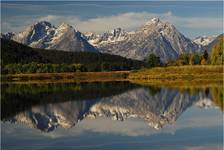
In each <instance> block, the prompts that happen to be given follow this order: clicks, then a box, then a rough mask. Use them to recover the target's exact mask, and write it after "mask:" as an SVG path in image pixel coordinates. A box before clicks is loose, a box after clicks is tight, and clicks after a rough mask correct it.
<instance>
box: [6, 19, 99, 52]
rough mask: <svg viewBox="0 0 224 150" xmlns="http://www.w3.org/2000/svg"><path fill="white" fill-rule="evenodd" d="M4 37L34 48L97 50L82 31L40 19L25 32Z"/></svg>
mask: <svg viewBox="0 0 224 150" xmlns="http://www.w3.org/2000/svg"><path fill="white" fill-rule="evenodd" d="M2 37H3V38H6V39H11V40H14V41H16V42H19V43H22V44H25V45H28V46H31V47H34V48H44V49H57V50H63V51H72V52H74V51H90V52H97V50H96V49H95V48H94V47H93V46H92V45H91V44H89V42H88V41H87V40H86V39H85V38H84V37H83V34H82V33H81V32H79V31H77V30H75V29H74V28H73V27H72V26H70V25H68V24H65V23H62V24H61V25H59V26H58V27H55V26H53V25H51V23H49V22H46V21H40V22H37V23H35V24H34V25H31V26H30V27H28V28H26V29H25V31H23V32H19V33H6V34H4V35H2Z"/></svg>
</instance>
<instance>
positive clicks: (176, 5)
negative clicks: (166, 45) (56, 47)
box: [1, 1, 223, 38]
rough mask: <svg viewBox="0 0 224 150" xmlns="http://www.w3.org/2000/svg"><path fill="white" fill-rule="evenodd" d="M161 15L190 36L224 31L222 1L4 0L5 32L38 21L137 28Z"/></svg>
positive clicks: (93, 28)
mask: <svg viewBox="0 0 224 150" xmlns="http://www.w3.org/2000/svg"><path fill="white" fill-rule="evenodd" d="M154 17H157V18H160V20H161V21H163V22H170V23H172V24H174V25H175V26H176V28H177V29H178V30H179V31H180V32H181V33H183V34H184V35H185V36H187V37H189V38H194V37H197V36H201V35H218V34H221V33H223V2H222V1H188V2H187V1H141V2H139V1H113V2H112V1H97V2H96V1H73V2H71V1H66V2H63V1H42V2H40V1H38V2H37V1H36V2H35V1H27V2H26V1H23V2H20V1H4V2H1V32H2V33H5V32H19V31H23V30H24V29H25V28H26V27H28V26H29V25H32V24H34V23H35V22H38V21H43V20H45V21H49V22H51V23H52V24H53V25H55V26H58V25H60V24H61V23H63V22H64V23H68V24H70V25H72V26H73V27H74V28H75V29H77V30H79V31H81V32H95V33H103V32H106V31H108V30H112V29H114V28H118V27H121V28H123V29H125V30H127V31H134V30H136V29H137V28H138V27H140V26H142V25H143V24H144V23H145V22H147V21H148V20H150V19H152V18H154Z"/></svg>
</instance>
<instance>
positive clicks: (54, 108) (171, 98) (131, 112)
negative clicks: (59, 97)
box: [4, 87, 210, 132]
mask: <svg viewBox="0 0 224 150" xmlns="http://www.w3.org/2000/svg"><path fill="white" fill-rule="evenodd" d="M114 90H115V88H114ZM111 91H113V90H112V89H111ZM91 96H92V95H90V97H91ZM209 97H210V95H209V94H206V93H204V92H202V91H201V92H197V93H195V94H189V93H188V92H182V93H180V92H179V91H178V90H176V89H165V88H162V89H159V88H152V87H139V88H132V89H130V88H129V89H128V90H126V91H123V92H120V93H116V94H111V95H108V96H104V97H95V98H84V99H83V100H82V101H75V100H76V99H75V98H70V99H68V101H66V102H65V101H64V102H61V103H51V104H43V105H39V106H33V107H31V108H29V109H26V110H25V111H23V112H18V113H17V114H16V115H15V116H13V117H12V118H10V119H4V120H9V121H11V122H22V123H24V124H27V125H28V126H30V127H34V128H37V129H40V130H42V131H47V132H48V131H52V130H54V129H55V128H56V127H58V126H60V127H63V128H71V127H73V126H74V125H75V124H77V122H78V121H80V120H82V119H84V118H96V117H99V116H105V117H109V118H112V119H114V120H121V121H123V120H125V119H127V118H130V117H138V118H142V119H144V120H145V121H146V122H147V123H148V125H149V126H151V127H154V128H156V129H158V128H162V127H163V126H164V125H166V124H170V123H174V122H175V121H176V120H177V118H178V117H179V116H180V115H181V114H182V113H183V112H184V111H185V110H186V109H187V108H188V107H190V106H192V104H195V103H197V102H198V101H199V100H203V99H209ZM42 98H43V99H44V101H46V100H47V99H48V98H50V97H42ZM91 99H92V100H91Z"/></svg>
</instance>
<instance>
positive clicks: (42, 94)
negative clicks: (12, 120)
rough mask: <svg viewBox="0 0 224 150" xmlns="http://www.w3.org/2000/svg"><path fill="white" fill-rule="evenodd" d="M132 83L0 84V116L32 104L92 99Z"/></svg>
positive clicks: (109, 93) (10, 113) (13, 113)
mask: <svg viewBox="0 0 224 150" xmlns="http://www.w3.org/2000/svg"><path fill="white" fill-rule="evenodd" d="M135 87H136V85H134V84H130V83H128V82H116V83H115V82H104V83H99V82H96V83H79V84H74V83H73V84H71V83H70V84H45V85H37V84H33V85H30V84H29V85H28V84H27V85H18V84H8V85H1V110H2V112H1V118H5V117H9V116H13V115H15V114H16V113H18V112H21V111H25V110H26V109H28V108H30V107H32V106H35V105H44V104H48V103H59V102H65V101H77V100H96V99H100V98H103V97H109V96H112V95H116V94H120V93H123V92H125V91H127V90H129V89H133V88H135Z"/></svg>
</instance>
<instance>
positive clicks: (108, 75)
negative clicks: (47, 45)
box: [1, 71, 129, 84]
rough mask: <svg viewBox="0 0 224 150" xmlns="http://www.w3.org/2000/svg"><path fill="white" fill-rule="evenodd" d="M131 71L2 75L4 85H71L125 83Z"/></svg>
mask: <svg viewBox="0 0 224 150" xmlns="http://www.w3.org/2000/svg"><path fill="white" fill-rule="evenodd" d="M128 75H129V71H111V72H72V73H33V74H8V75H2V76H1V79H2V83H9V82H13V83H27V84H30V83H59V82H60V83H69V82H96V81H125V80H127V77H128Z"/></svg>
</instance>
